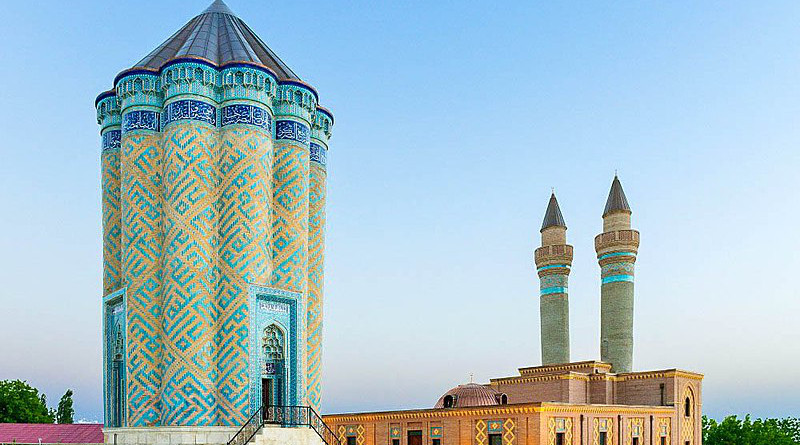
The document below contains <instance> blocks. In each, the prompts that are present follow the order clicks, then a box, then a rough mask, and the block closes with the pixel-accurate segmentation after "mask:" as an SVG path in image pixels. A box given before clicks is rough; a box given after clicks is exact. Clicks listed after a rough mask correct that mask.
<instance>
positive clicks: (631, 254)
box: [597, 252, 636, 260]
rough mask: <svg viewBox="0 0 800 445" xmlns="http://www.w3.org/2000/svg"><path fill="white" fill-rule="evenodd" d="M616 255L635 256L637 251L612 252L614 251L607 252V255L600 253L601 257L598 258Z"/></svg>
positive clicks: (602, 258)
mask: <svg viewBox="0 0 800 445" xmlns="http://www.w3.org/2000/svg"><path fill="white" fill-rule="evenodd" d="M616 256H632V257H635V256H636V253H635V252H612V253H607V254H605V255H600V256H599V257H597V259H598V260H604V259H606V258H612V257H616Z"/></svg>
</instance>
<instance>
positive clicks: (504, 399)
mask: <svg viewBox="0 0 800 445" xmlns="http://www.w3.org/2000/svg"><path fill="white" fill-rule="evenodd" d="M500 404H501V405H508V396H507V395H505V394H500Z"/></svg>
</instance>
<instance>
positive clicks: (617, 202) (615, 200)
mask: <svg viewBox="0 0 800 445" xmlns="http://www.w3.org/2000/svg"><path fill="white" fill-rule="evenodd" d="M617 211H624V212H630V211H631V206H630V205H629V204H628V198H626V197H625V192H624V191H622V183H620V182H619V178H618V177H617V175H614V182H612V183H611V190H610V191H609V192H608V200H607V201H606V209H605V210H604V211H603V216H606V215H608V214H609V213H611V212H617Z"/></svg>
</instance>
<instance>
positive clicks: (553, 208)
mask: <svg viewBox="0 0 800 445" xmlns="http://www.w3.org/2000/svg"><path fill="white" fill-rule="evenodd" d="M548 227H564V228H566V227H567V224H566V223H565V222H564V216H563V215H562V214H561V208H560V207H558V201H557V200H556V194H555V193H553V194H551V195H550V202H549V203H548V204H547V211H546V212H545V213H544V221H543V222H542V229H541V230H544V229H546V228H548Z"/></svg>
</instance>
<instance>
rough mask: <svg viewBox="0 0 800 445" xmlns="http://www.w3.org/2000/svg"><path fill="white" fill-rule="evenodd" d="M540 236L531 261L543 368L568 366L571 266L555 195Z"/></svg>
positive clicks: (551, 200)
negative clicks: (536, 286) (535, 279)
mask: <svg viewBox="0 0 800 445" xmlns="http://www.w3.org/2000/svg"><path fill="white" fill-rule="evenodd" d="M540 232H541V234H542V247H540V248H538V249H536V252H535V253H534V259H535V261H536V271H537V272H538V273H539V289H540V290H539V295H540V296H539V313H540V316H541V328H542V335H541V341H542V364H543V365H553V364H559V363H569V361H570V359H569V298H568V293H567V288H568V279H569V270H570V267H571V266H572V246H570V245H568V244H567V225H566V224H565V223H564V217H563V216H562V215H561V209H560V208H559V207H558V201H557V200H556V195H555V193H553V194H552V195H550V202H549V204H548V205H547V211H546V212H545V215H544V222H543V223H542V229H541V230H540Z"/></svg>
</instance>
